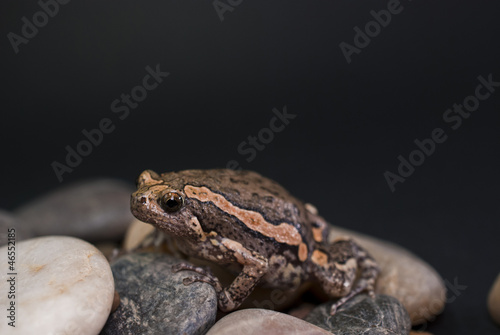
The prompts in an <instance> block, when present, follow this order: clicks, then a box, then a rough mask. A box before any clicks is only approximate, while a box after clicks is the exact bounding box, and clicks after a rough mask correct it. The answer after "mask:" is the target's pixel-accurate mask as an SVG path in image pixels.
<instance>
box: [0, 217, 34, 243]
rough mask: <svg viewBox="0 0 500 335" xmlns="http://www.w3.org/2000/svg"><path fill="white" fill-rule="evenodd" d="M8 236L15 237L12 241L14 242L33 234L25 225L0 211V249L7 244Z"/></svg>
mask: <svg viewBox="0 0 500 335" xmlns="http://www.w3.org/2000/svg"><path fill="white" fill-rule="evenodd" d="M12 228H13V229H14V230H12ZM9 234H14V235H15V236H14V239H15V241H16V242H19V241H22V240H26V239H28V238H31V237H33V233H32V232H31V231H30V230H29V229H28V228H27V227H26V225H25V224H23V223H22V222H21V221H20V220H18V219H17V218H16V217H14V216H13V215H12V214H11V213H9V212H7V211H4V210H1V209H0V247H1V246H3V245H6V244H7V241H8V240H9ZM11 237H12V235H11Z"/></svg>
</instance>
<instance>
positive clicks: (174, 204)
mask: <svg viewBox="0 0 500 335" xmlns="http://www.w3.org/2000/svg"><path fill="white" fill-rule="evenodd" d="M167 175H168V174H167ZM169 179H170V178H165V176H164V175H161V176H160V175H159V174H158V173H156V172H154V171H151V170H146V171H144V172H142V173H141V174H140V175H139V177H138V178H137V191H135V192H134V193H133V194H132V197H131V199H130V209H131V211H132V214H133V215H134V216H135V217H136V218H137V219H139V220H141V221H143V222H147V223H150V224H152V225H154V226H155V227H157V228H159V229H161V230H163V231H165V232H166V233H169V234H172V235H176V236H179V237H182V236H187V235H189V229H186V224H187V222H189V221H190V220H191V219H192V216H193V215H192V214H191V210H190V209H189V206H186V195H185V194H184V191H183V190H182V187H180V185H175V184H176V183H175V182H174V183H172V182H171V181H169Z"/></svg>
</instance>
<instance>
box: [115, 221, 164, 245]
mask: <svg viewBox="0 0 500 335" xmlns="http://www.w3.org/2000/svg"><path fill="white" fill-rule="evenodd" d="M155 229H156V228H155V227H154V226H153V225H151V224H149V223H145V222H142V221H139V220H137V219H135V218H134V219H133V220H132V221H131V223H130V224H129V226H128V228H127V232H126V233H125V238H124V239H123V249H124V250H126V251H132V250H134V249H136V248H139V247H140V246H141V245H142V244H143V243H144V242H145V240H146V238H149V237H150V236H151V234H152V233H153V232H154V231H155Z"/></svg>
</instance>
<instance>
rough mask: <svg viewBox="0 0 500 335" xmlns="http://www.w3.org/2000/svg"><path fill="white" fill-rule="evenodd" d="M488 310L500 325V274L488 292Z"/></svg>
mask: <svg viewBox="0 0 500 335" xmlns="http://www.w3.org/2000/svg"><path fill="white" fill-rule="evenodd" d="M488 311H489V312H490V315H491V317H492V318H493V320H494V321H495V322H496V323H497V324H498V325H500V275H498V277H497V279H496V280H495V283H494V284H493V286H492V287H491V290H490V293H489V294H488Z"/></svg>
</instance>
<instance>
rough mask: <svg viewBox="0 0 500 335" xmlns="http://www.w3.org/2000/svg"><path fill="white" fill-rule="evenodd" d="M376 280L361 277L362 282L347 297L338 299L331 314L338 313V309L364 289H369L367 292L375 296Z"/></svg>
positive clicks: (372, 296)
mask: <svg viewBox="0 0 500 335" xmlns="http://www.w3.org/2000/svg"><path fill="white" fill-rule="evenodd" d="M374 284H375V282H374V280H365V279H361V280H360V282H359V283H358V284H357V285H356V287H354V288H353V289H352V290H351V292H349V294H347V295H346V296H345V297H342V298H340V299H339V300H337V301H336V302H335V303H334V304H333V305H332V307H331V308H330V315H335V313H337V310H338V309H339V307H340V306H342V305H343V304H345V303H346V302H347V301H348V300H349V299H351V298H352V297H354V296H355V295H358V294H359V293H361V292H363V291H367V292H366V293H367V294H368V296H369V297H370V298H372V299H374V298H375V287H374Z"/></svg>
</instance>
